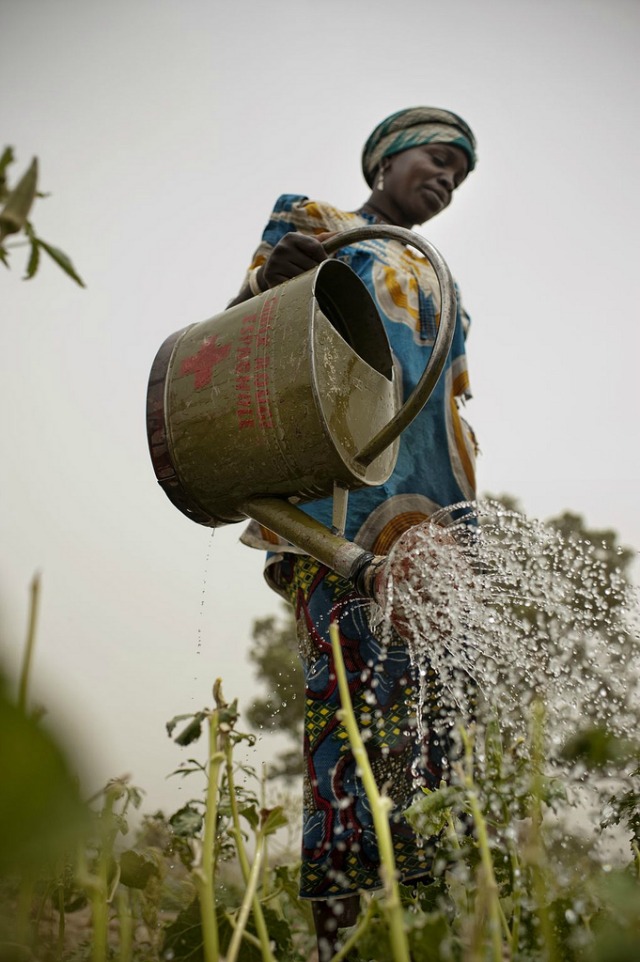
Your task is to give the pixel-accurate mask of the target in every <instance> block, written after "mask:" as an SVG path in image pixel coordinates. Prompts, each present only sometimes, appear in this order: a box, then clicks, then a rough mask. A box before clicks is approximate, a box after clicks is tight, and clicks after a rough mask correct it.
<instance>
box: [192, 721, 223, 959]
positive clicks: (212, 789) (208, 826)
mask: <svg viewBox="0 0 640 962" xmlns="http://www.w3.org/2000/svg"><path fill="white" fill-rule="evenodd" d="M223 760H224V755H223V753H222V752H220V751H218V712H217V711H212V712H211V714H210V715H209V772H208V778H207V800H206V810H205V817H204V836H203V841H202V865H201V866H200V867H199V869H198V870H197V871H194V873H193V877H194V881H195V884H196V891H197V893H198V901H199V903H200V920H201V923H202V947H203V952H204V959H205V962H219V959H220V942H219V938H218V922H217V918H216V905H215V893H214V889H213V877H214V868H215V844H216V830H217V825H218V779H219V776H220V766H221V764H222V762H223Z"/></svg>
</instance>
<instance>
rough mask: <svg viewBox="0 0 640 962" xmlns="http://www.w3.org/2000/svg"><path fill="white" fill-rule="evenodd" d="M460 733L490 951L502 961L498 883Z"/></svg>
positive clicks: (465, 741)
mask: <svg viewBox="0 0 640 962" xmlns="http://www.w3.org/2000/svg"><path fill="white" fill-rule="evenodd" d="M460 733H461V736H462V741H463V744H464V753H465V766H464V782H465V788H466V795H467V801H468V802H469V808H470V809H471V814H472V816H473V821H474V823H475V829H476V839H477V842H478V850H479V852H480V860H481V864H482V869H483V872H484V876H485V880H486V886H487V895H488V900H489V937H490V939H491V953H492V958H493V960H494V962H502V958H503V954H502V937H501V934H500V931H501V925H502V923H501V918H500V916H501V914H502V909H501V906H500V899H499V897H498V883H497V882H496V877H495V873H494V871H493V860H492V858H491V847H490V845H489V834H488V832H487V823H486V820H485V817H484V815H483V812H482V807H481V805H480V802H479V799H478V794H477V792H476V787H475V783H474V781H473V749H472V745H471V740H470V738H469V736H468V734H467V732H466V731H465V730H464V729H463V728H461V729H460Z"/></svg>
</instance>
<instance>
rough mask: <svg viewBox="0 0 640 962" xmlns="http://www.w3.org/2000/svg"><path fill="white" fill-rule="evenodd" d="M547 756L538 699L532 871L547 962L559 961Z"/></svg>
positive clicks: (533, 752) (533, 751)
mask: <svg viewBox="0 0 640 962" xmlns="http://www.w3.org/2000/svg"><path fill="white" fill-rule="evenodd" d="M543 756H544V705H542V703H541V702H536V703H535V705H534V706H533V727H532V733H531V770H532V779H531V846H530V849H531V852H532V856H531V857H530V865H531V875H532V881H533V894H534V898H535V903H536V906H537V910H538V920H539V923H540V934H541V936H542V944H543V949H544V952H545V956H546V959H547V960H548V962H559V960H560V956H559V954H558V946H557V944H556V937H555V932H554V929H553V923H552V920H551V917H550V915H549V911H548V907H547V898H548V891H547V884H546V879H545V871H544V869H545V863H546V853H545V847H544V841H543V838H542V795H543V780H542V765H543Z"/></svg>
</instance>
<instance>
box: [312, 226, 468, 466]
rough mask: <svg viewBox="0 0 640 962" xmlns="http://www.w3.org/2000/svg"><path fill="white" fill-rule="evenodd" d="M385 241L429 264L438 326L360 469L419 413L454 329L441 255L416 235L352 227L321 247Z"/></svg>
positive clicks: (451, 294) (451, 291)
mask: <svg viewBox="0 0 640 962" xmlns="http://www.w3.org/2000/svg"><path fill="white" fill-rule="evenodd" d="M378 238H386V239H387V240H397V241H400V243H402V244H410V245H411V247H415V248H416V249H417V250H419V251H420V253H421V254H424V256H425V257H427V258H428V260H429V263H430V264H431V266H432V267H433V269H434V271H435V272H436V277H437V279H438V284H439V286H440V301H441V306H440V324H439V326H438V333H437V334H436V339H435V342H434V345H433V350H432V351H431V356H430V357H429V361H428V363H427V366H426V368H425V369H424V373H423V374H422V377H421V378H420V380H419V381H418V384H417V385H416V387H415V388H414V389H413V391H412V392H411V394H410V395H409V397H408V398H407V400H406V401H405V403H404V404H403V406H402V407H401V408H400V410H399V411H398V412H397V414H395V415H394V416H393V417H392V418H391V420H390V421H389V422H388V423H387V424H385V426H384V427H383V428H381V429H380V431H378V433H377V434H376V435H375V436H374V437H373V438H371V440H370V441H368V442H367V444H365V446H364V447H363V448H362V450H361V451H359V452H358V454H357V455H356V460H357V461H359V462H360V463H361V464H363V465H368V464H371V462H372V461H375V459H376V458H377V457H378V455H379V454H381V453H382V452H383V451H384V450H385V448H388V447H389V445H390V444H392V443H393V442H394V441H395V440H396V438H397V437H399V436H400V434H401V433H402V432H403V431H404V429H405V428H406V427H408V426H409V424H411V422H412V421H413V419H414V418H415V417H416V416H417V415H418V414H419V413H420V411H421V410H422V408H423V407H424V406H425V404H426V403H427V401H428V400H429V398H430V396H431V392H432V391H433V389H434V387H435V386H436V384H437V383H438V378H439V377H440V375H441V374H442V369H443V367H444V364H445V361H446V360H447V356H448V354H449V349H450V348H451V342H452V340H453V332H454V330H455V325H456V307H457V304H456V292H455V288H454V285H453V278H452V277H451V272H450V270H449V268H448V267H447V264H446V262H445V260H444V258H443V256H442V254H441V253H440V252H439V251H438V250H437V249H436V248H435V247H434V246H433V244H431V243H430V242H429V241H427V240H425V238H424V237H421V236H420V235H419V234H416V233H414V231H411V230H407V229H406V228H405V227H395V226H393V225H391V224H371V225H370V226H367V227H354V228H353V229H352V230H347V231H343V232H341V233H340V234H336V236H335V237H331V238H329V239H328V240H326V241H324V243H323V245H322V246H323V247H324V249H325V251H326V252H327V254H333V253H334V252H335V251H337V250H340V248H341V247H346V246H347V245H349V244H355V243H357V242H358V241H364V240H374V239H378Z"/></svg>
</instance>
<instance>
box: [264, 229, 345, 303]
mask: <svg viewBox="0 0 640 962" xmlns="http://www.w3.org/2000/svg"><path fill="white" fill-rule="evenodd" d="M332 236H333V232H330V231H327V232H325V233H323V234H317V235H316V236H315V237H312V236H310V235H309V234H301V233H299V232H297V231H292V232H291V233H289V234H285V236H284V237H283V238H282V239H281V240H279V241H278V243H277V244H276V246H275V247H274V248H273V250H272V251H271V254H270V255H269V258H268V260H267V261H265V263H264V264H263V266H262V271H261V276H259V278H258V281H259V283H260V286H261V287H262V288H263V289H266V288H267V287H276V286H277V285H278V284H282V282H283V281H288V280H289V278H291V277H297V276H298V274H304V272H305V271H310V270H312V269H313V268H314V267H317V266H318V264H321V263H322V261H325V260H327V256H328V255H327V254H326V253H325V249H324V247H323V246H322V241H324V240H327V239H328V238H329V237H332Z"/></svg>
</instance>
